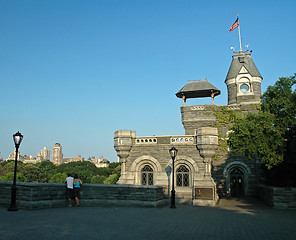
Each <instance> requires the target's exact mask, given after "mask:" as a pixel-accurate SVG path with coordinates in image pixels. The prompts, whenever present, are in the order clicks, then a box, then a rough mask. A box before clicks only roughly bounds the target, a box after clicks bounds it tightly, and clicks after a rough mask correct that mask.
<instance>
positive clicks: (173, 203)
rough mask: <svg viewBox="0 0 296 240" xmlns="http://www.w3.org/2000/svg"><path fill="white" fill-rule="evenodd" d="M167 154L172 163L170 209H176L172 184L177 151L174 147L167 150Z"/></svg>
mask: <svg viewBox="0 0 296 240" xmlns="http://www.w3.org/2000/svg"><path fill="white" fill-rule="evenodd" d="M169 153H170V155H171V158H172V161H173V175H172V191H171V208H176V205H175V184H174V178H175V177H174V174H175V158H176V156H177V153H178V150H177V149H176V148H174V147H172V148H171V149H170V150H169Z"/></svg>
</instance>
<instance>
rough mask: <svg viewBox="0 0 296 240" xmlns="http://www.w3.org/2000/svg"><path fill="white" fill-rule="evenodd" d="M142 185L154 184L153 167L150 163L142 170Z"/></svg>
mask: <svg viewBox="0 0 296 240" xmlns="http://www.w3.org/2000/svg"><path fill="white" fill-rule="evenodd" d="M141 175H142V185H153V169H152V168H151V167H150V166H149V165H145V166H144V167H143V168H142V171H141Z"/></svg>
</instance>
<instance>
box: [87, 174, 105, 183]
mask: <svg viewBox="0 0 296 240" xmlns="http://www.w3.org/2000/svg"><path fill="white" fill-rule="evenodd" d="M105 180H106V177H105V176H101V175H96V176H93V177H92V178H91V183H94V184H95V183H96V184H103V183H104V181H105Z"/></svg>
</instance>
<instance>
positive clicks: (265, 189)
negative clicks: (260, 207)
mask: <svg viewBox="0 0 296 240" xmlns="http://www.w3.org/2000/svg"><path fill="white" fill-rule="evenodd" d="M259 198H260V199H261V200H262V201H263V202H264V203H265V204H266V205H268V206H270V207H273V208H277V209H292V208H293V209H296V188H284V187H271V186H264V185H261V186H260V187H259Z"/></svg>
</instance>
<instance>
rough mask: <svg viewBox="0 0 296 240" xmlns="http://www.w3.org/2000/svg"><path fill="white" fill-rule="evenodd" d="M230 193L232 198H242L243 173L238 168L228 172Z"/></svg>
mask: <svg viewBox="0 0 296 240" xmlns="http://www.w3.org/2000/svg"><path fill="white" fill-rule="evenodd" d="M230 191H231V196H232V197H242V196H244V195H245V193H244V173H243V172H242V170H240V169H239V168H234V169H233V170H232V171H231V172H230Z"/></svg>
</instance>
